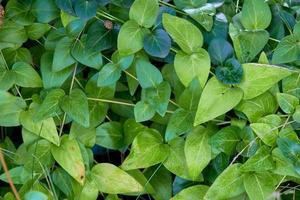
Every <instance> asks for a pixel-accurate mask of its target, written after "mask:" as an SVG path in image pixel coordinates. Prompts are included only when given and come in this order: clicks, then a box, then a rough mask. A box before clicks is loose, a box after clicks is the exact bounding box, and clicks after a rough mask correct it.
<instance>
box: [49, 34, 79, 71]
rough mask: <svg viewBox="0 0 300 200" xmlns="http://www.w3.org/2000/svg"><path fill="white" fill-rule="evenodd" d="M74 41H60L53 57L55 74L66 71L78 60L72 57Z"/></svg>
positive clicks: (65, 39) (68, 39)
mask: <svg viewBox="0 0 300 200" xmlns="http://www.w3.org/2000/svg"><path fill="white" fill-rule="evenodd" d="M72 44H73V39H70V38H68V37H64V38H62V39H61V40H59V41H58V43H57V45H56V47H55V50H54V56H53V63H52V70H53V71H54V72H58V71H61V70H63V69H66V68H67V67H69V66H70V65H72V64H74V63H75V62H76V60H75V59H74V58H73V57H72V55H71V49H72V48H71V47H72Z"/></svg>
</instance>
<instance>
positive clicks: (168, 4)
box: [158, 0, 187, 15]
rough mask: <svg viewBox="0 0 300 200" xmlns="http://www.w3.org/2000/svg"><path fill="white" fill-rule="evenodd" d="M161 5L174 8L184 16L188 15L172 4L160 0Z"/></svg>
mask: <svg viewBox="0 0 300 200" xmlns="http://www.w3.org/2000/svg"><path fill="white" fill-rule="evenodd" d="M158 2H159V4H160V5H163V6H167V7H170V8H173V9H174V10H175V11H176V12H178V13H180V14H182V15H187V14H186V13H185V12H182V11H181V10H178V8H177V7H176V6H174V5H172V4H170V3H167V2H164V1H162V0H159V1H158Z"/></svg>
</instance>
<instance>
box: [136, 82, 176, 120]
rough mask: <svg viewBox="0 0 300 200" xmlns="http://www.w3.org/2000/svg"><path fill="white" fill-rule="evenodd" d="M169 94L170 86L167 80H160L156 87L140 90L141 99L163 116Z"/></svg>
mask: <svg viewBox="0 0 300 200" xmlns="http://www.w3.org/2000/svg"><path fill="white" fill-rule="evenodd" d="M170 96H171V87H170V85H169V83H168V82H166V81H164V82H161V83H160V84H159V85H158V86H157V87H156V88H145V89H143V90H142V100H143V101H145V102H148V103H149V104H150V106H151V107H152V108H154V109H155V111H156V112H157V113H158V114H159V115H160V116H162V117H163V116H165V114H166V112H167V108H168V105H169V99H170Z"/></svg>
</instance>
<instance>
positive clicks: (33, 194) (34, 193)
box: [25, 191, 48, 200]
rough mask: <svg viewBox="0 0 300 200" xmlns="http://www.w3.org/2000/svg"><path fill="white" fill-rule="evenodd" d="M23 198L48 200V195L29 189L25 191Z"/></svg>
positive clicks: (27, 199)
mask: <svg viewBox="0 0 300 200" xmlns="http://www.w3.org/2000/svg"><path fill="white" fill-rule="evenodd" d="M25 200H48V197H47V195H45V194H44V193H42V192H39V191H30V192H28V193H26V195H25Z"/></svg>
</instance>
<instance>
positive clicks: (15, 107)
mask: <svg viewBox="0 0 300 200" xmlns="http://www.w3.org/2000/svg"><path fill="white" fill-rule="evenodd" d="M26 107H27V105H26V103H25V101H24V100H23V99H22V98H19V97H15V96H13V95H11V94H10V93H8V92H5V91H1V90H0V110H1V112H0V126H5V127H6V126H8V127H9V126H19V125H20V122H19V116H20V113H21V112H22V111H23V110H24V109H25V108H26Z"/></svg>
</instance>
